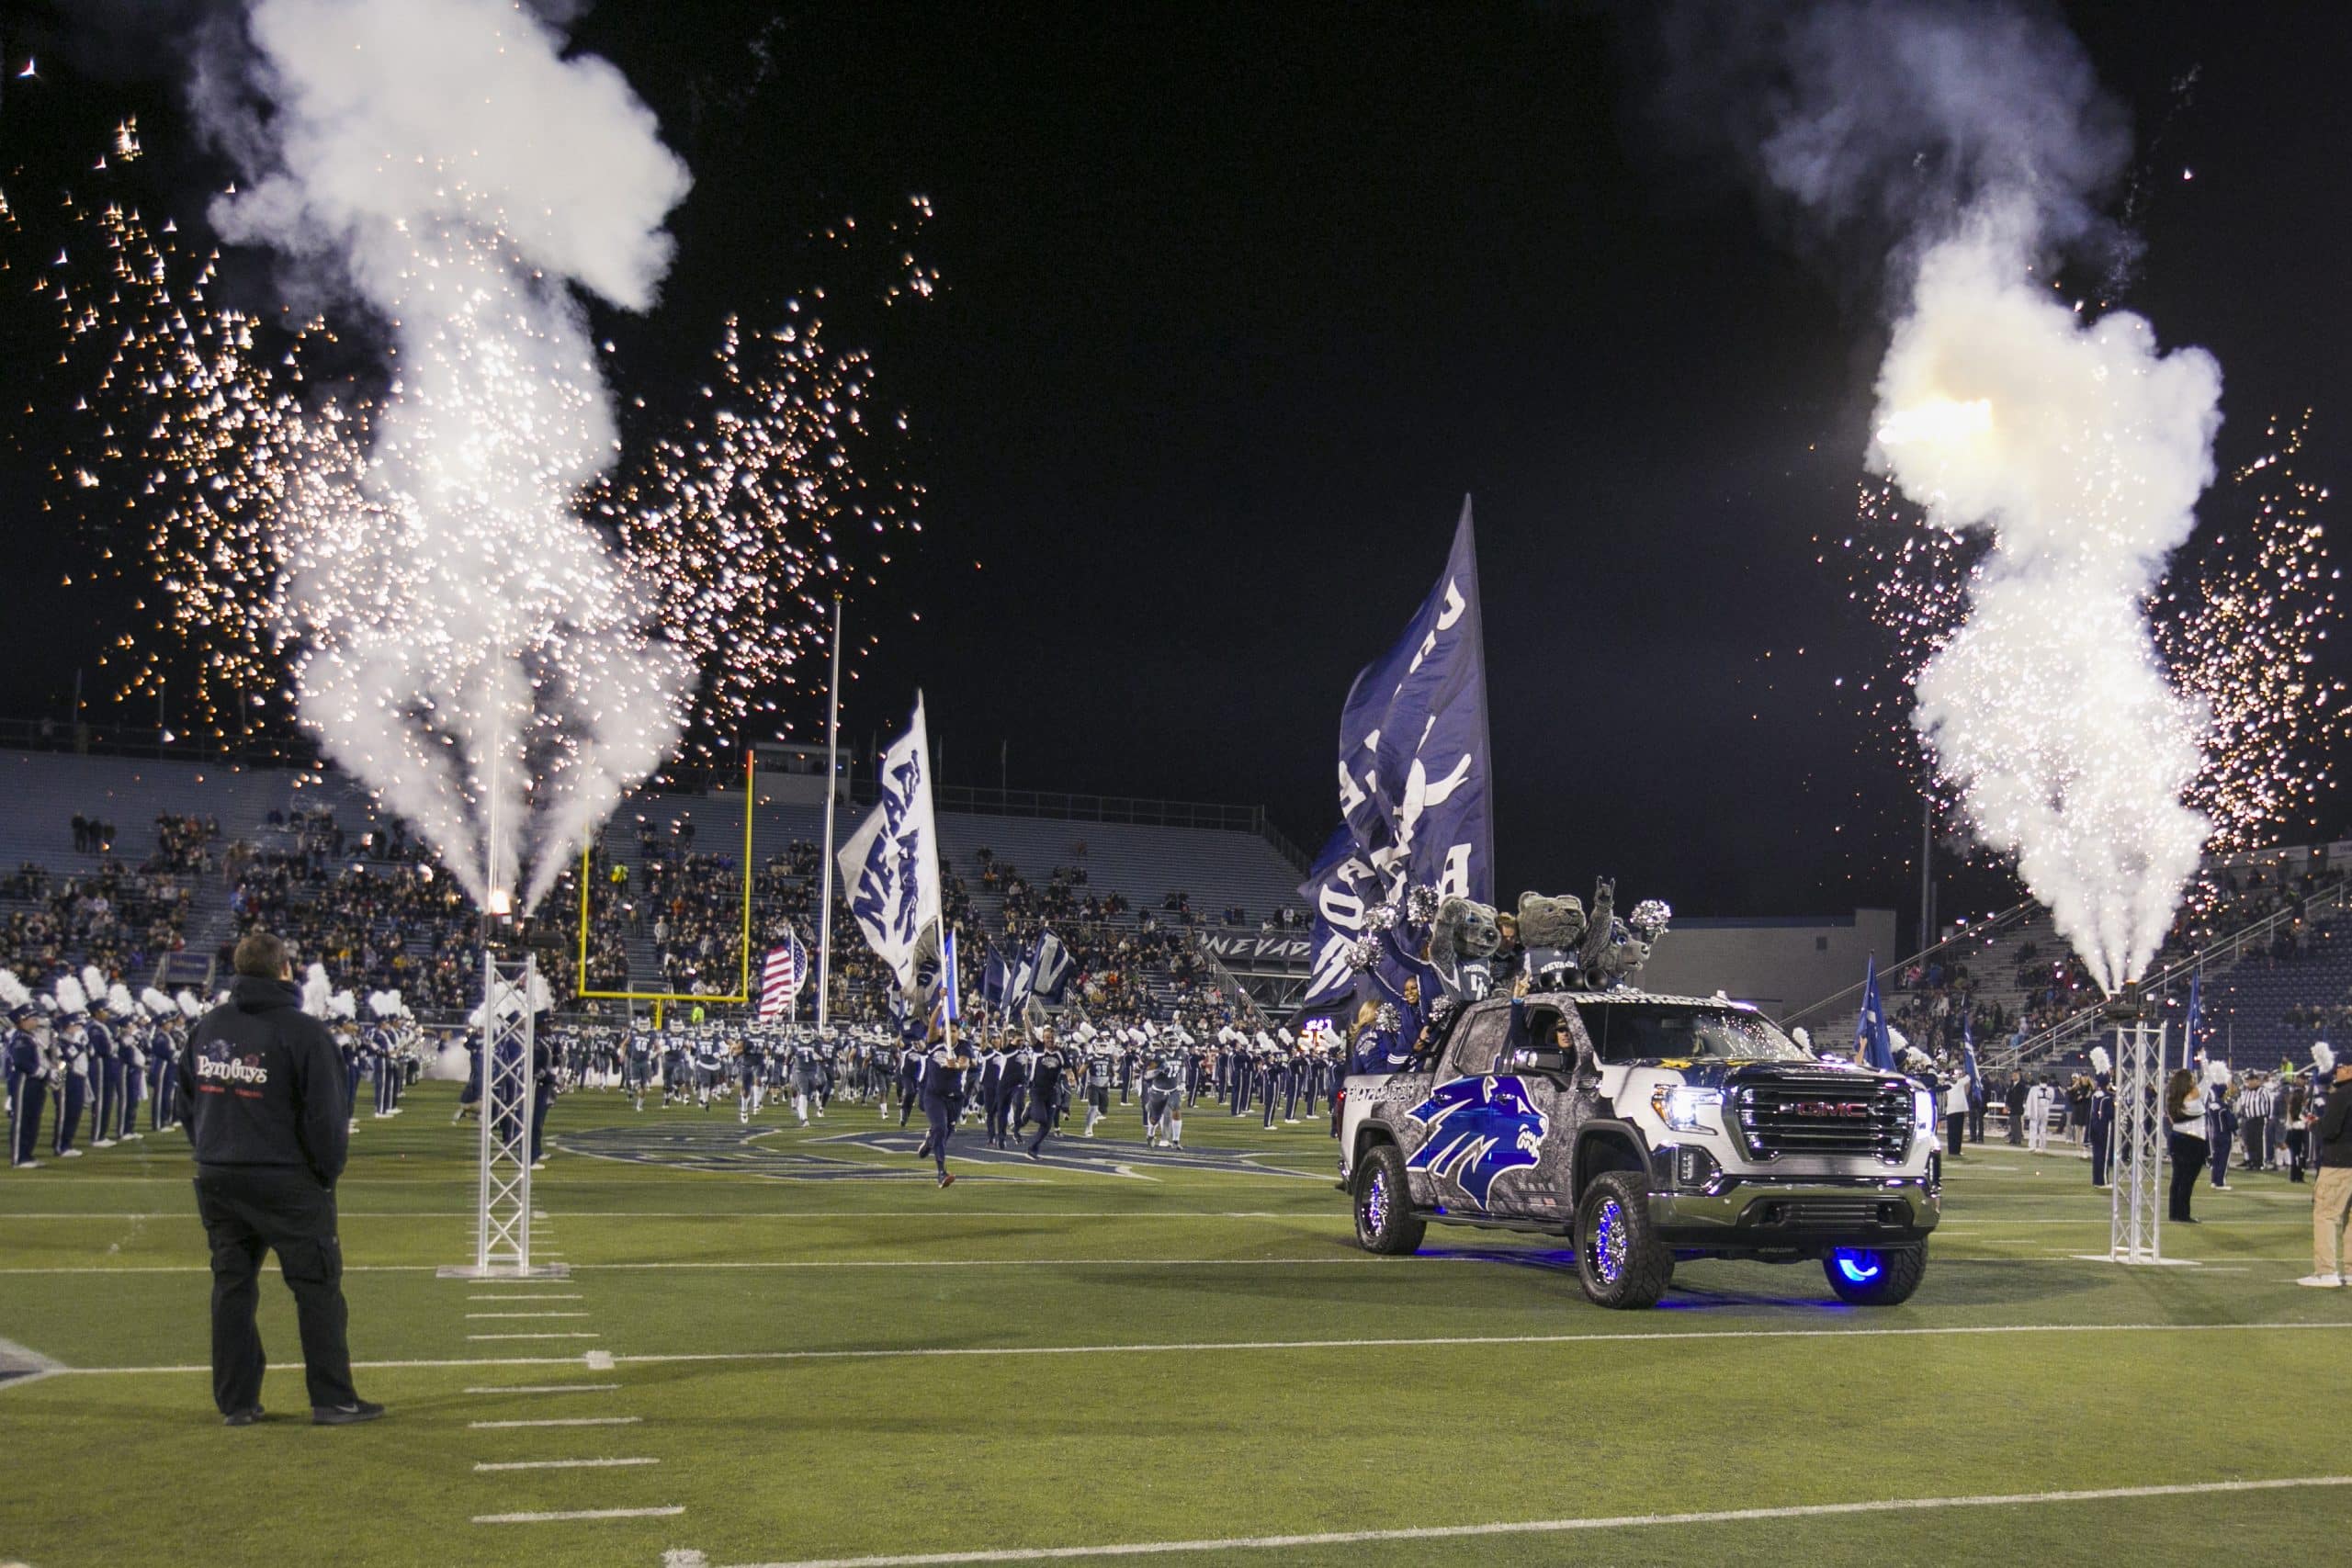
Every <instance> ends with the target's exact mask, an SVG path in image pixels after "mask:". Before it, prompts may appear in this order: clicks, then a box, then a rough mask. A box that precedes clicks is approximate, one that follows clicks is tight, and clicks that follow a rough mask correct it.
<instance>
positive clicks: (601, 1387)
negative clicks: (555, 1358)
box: [459, 1382, 637, 1421]
mask: <svg viewBox="0 0 2352 1568" xmlns="http://www.w3.org/2000/svg"><path fill="white" fill-rule="evenodd" d="M620 1386H621V1385H620V1384H618V1383H616V1382H515V1383H506V1384H504V1385H503V1386H498V1387H492V1386H490V1385H487V1384H485V1385H484V1386H482V1387H481V1388H469V1389H461V1390H460V1391H459V1392H460V1393H611V1392H612V1391H613V1390H615V1389H616V1388H618V1387H620ZM597 1419H598V1420H609V1421H622V1420H628V1421H633V1420H635V1419H637V1417H635V1416H598V1417H597Z"/></svg>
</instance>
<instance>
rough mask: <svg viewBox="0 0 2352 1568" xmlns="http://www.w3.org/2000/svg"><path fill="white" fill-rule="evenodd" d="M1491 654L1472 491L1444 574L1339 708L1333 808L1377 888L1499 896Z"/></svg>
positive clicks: (1485, 898) (1483, 899) (1486, 900)
mask: <svg viewBox="0 0 2352 1568" xmlns="http://www.w3.org/2000/svg"><path fill="white" fill-rule="evenodd" d="M1487 750H1488V748H1487V656H1486V649H1485V634H1484V631H1483V629H1482V622H1481V620H1480V617H1479V614H1478V558H1477V551H1476V547H1475V546H1474V543H1473V539H1472V536H1471V531H1470V498H1469V497H1467V496H1464V497H1463V499H1462V521H1461V522H1460V524H1459V525H1456V526H1455V528H1454V530H1453V551H1452V553H1451V554H1449V555H1448V556H1447V557H1446V561H1445V573H1444V575H1443V576H1442V577H1440V578H1439V579H1438V581H1437V586H1436V587H1435V588H1432V589H1431V590H1430V596H1429V597H1428V598H1427V599H1425V600H1423V601H1422V602H1421V607H1420V609H1419V611H1417V612H1416V613H1415V614H1414V615H1413V618H1412V620H1411V621H1410V622H1408V624H1407V626H1406V627H1405V636H1404V637H1403V638H1402V639H1401V640H1400V641H1398V643H1397V646H1396V647H1395V648H1393V649H1389V651H1388V654H1387V656H1386V657H1385V658H1383V659H1380V660H1375V661H1374V662H1373V663H1371V664H1367V665H1365V666H1364V668H1363V671H1361V672H1360V673H1358V674H1357V676H1356V682H1355V685H1354V686H1353V687H1352V688H1351V689H1350V691H1349V693H1348V701H1347V705H1346V706H1344V707H1342V708H1341V709H1340V812H1341V814H1342V815H1344V816H1345V817H1346V818H1347V821H1348V826H1349V828H1350V829H1352V830H1353V831H1354V834H1355V840H1356V845H1357V847H1358V848H1359V849H1360V850H1362V851H1363V853H1364V857H1365V858H1366V859H1367V860H1368V861H1369V862H1370V863H1371V864H1372V868H1373V871H1374V874H1377V876H1378V877H1379V879H1380V884H1381V887H1382V890H1383V891H1384V892H1387V891H1393V890H1394V889H1395V887H1396V886H1397V884H1398V883H1400V882H1410V883H1413V884H1416V885H1421V884H1426V885H1428V886H1433V887H1435V888H1436V889H1437V890H1438V893H1439V894H1440V896H1441V897H1453V896H1455V895H1460V896H1461V897H1468V898H1475V899H1476V900H1477V901H1478V902H1479V903H1481V904H1491V903H1493V902H1494V901H1495V870H1494V858H1495V857H1494V826H1493V821H1492V818H1491V817H1490V816H1489V813H1488V809H1487Z"/></svg>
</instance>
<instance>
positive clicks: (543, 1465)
mask: <svg viewBox="0 0 2352 1568" xmlns="http://www.w3.org/2000/svg"><path fill="white" fill-rule="evenodd" d="M661 1462H662V1461H660V1460H658V1459H518V1460H508V1461H503V1462H502V1463H498V1464H477V1465H475V1466H474V1469H476V1470H477V1471H483V1470H615V1469H618V1468H619V1467H621V1466H623V1465H632V1464H660V1463H661Z"/></svg>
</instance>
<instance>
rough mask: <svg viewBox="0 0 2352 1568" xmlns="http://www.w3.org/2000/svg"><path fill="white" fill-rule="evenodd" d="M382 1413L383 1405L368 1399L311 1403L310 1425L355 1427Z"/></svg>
mask: <svg viewBox="0 0 2352 1568" xmlns="http://www.w3.org/2000/svg"><path fill="white" fill-rule="evenodd" d="M383 1413H384V1407H383V1406H382V1405H380V1404H375V1403H374V1402H372V1401H370V1400H365V1399H363V1400H360V1401H359V1402H358V1403H357V1404H313V1405H312V1406H311V1426H313V1427H356V1426H357V1425H359V1423H361V1422H362V1421H373V1420H374V1419H376V1417H377V1416H381V1415H382V1414H383Z"/></svg>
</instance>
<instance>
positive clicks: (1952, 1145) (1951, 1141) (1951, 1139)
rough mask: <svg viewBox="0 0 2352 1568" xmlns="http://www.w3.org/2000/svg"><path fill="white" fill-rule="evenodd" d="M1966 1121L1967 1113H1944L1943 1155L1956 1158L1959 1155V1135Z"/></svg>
mask: <svg viewBox="0 0 2352 1568" xmlns="http://www.w3.org/2000/svg"><path fill="white" fill-rule="evenodd" d="M1967 1121H1968V1112H1967V1111H1945V1112H1944V1153H1945V1154H1946V1155H1947V1156H1954V1157H1957V1156H1958V1155H1959V1154H1960V1134H1961V1133H1962V1130H1963V1128H1964V1127H1965V1126H1966V1124H1967Z"/></svg>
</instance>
